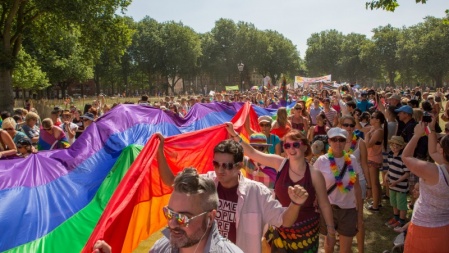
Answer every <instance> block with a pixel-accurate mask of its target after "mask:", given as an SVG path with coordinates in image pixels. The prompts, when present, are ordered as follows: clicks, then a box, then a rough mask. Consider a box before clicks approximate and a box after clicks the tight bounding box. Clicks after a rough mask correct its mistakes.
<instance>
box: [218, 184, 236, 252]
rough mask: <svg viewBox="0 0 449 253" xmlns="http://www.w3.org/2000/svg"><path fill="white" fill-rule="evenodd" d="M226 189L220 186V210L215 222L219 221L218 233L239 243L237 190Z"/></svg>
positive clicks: (233, 188) (234, 188)
mask: <svg viewBox="0 0 449 253" xmlns="http://www.w3.org/2000/svg"><path fill="white" fill-rule="evenodd" d="M238 186H239V185H236V186H235V187H232V188H224V187H223V186H221V184H220V183H219V184H218V187H217V192H218V198H219V204H218V210H217V215H216V217H215V220H216V221H217V225H218V231H220V234H221V235H222V236H223V237H226V238H228V239H229V240H230V241H231V242H233V243H236V241H237V230H236V227H235V222H236V218H235V213H236V211H237V200H238V196H237V188H238Z"/></svg>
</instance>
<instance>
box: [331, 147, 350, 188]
mask: <svg viewBox="0 0 449 253" xmlns="http://www.w3.org/2000/svg"><path fill="white" fill-rule="evenodd" d="M327 155H328V156H329V163H330V167H331V171H332V173H333V174H334V177H335V183H336V184H337V188H338V189H339V190H340V191H341V192H342V193H348V192H349V191H351V189H352V188H353V187H354V184H355V180H356V174H355V171H354V168H353V167H352V163H351V158H349V154H348V153H346V152H345V151H343V156H344V159H345V163H346V165H347V168H348V173H349V182H348V185H346V187H344V186H343V181H342V178H340V176H339V175H340V171H338V166H337V164H336V163H335V158H334V154H333V153H332V148H329V150H328V152H327Z"/></svg>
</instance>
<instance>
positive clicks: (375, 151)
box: [368, 130, 384, 163]
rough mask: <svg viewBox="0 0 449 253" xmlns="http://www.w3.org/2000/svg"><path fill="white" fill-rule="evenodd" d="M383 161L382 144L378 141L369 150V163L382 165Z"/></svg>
mask: <svg viewBox="0 0 449 253" xmlns="http://www.w3.org/2000/svg"><path fill="white" fill-rule="evenodd" d="M376 131H377V130H376ZM383 160H384V158H383V156H382V142H379V141H378V142H376V143H375V144H374V146H372V147H371V148H368V161H372V162H375V163H382V162H383Z"/></svg>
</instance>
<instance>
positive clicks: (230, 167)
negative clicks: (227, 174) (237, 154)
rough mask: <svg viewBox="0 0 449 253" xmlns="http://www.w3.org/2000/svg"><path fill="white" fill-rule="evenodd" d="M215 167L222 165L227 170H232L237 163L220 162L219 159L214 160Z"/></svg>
mask: <svg viewBox="0 0 449 253" xmlns="http://www.w3.org/2000/svg"><path fill="white" fill-rule="evenodd" d="M212 164H213V165H214V168H215V169H219V168H220V167H221V168H223V169H225V170H232V169H233V168H234V166H235V165H237V163H219V162H217V161H212Z"/></svg>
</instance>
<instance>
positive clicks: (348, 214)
mask: <svg viewBox="0 0 449 253" xmlns="http://www.w3.org/2000/svg"><path fill="white" fill-rule="evenodd" d="M331 206H332V216H333V217H334V224H335V230H336V231H337V232H338V234H340V235H343V236H347V237H354V236H356V235H357V232H358V230H357V221H358V217H357V210H356V209H355V208H349V209H342V208H340V207H339V206H337V205H331ZM320 219H321V222H320V233H321V234H322V235H326V234H327V227H326V221H325V220H324V217H323V215H321V218H320Z"/></svg>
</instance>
